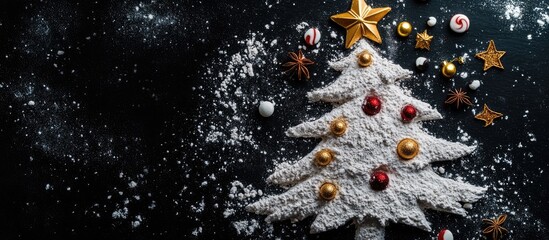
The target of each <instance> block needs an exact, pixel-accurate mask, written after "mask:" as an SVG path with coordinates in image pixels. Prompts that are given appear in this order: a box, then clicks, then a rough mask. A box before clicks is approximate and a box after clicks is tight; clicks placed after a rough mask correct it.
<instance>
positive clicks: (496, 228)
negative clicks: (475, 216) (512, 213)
mask: <svg viewBox="0 0 549 240" xmlns="http://www.w3.org/2000/svg"><path fill="white" fill-rule="evenodd" d="M505 219H507V215H505V214H503V215H499V217H497V218H494V219H482V222H483V223H484V224H487V225H488V227H486V228H485V229H484V230H482V233H484V234H491V235H492V239H493V240H498V239H500V238H501V237H502V236H503V234H505V233H508V232H509V231H507V229H505V228H504V227H502V226H501V225H502V224H503V223H504V222H505Z"/></svg>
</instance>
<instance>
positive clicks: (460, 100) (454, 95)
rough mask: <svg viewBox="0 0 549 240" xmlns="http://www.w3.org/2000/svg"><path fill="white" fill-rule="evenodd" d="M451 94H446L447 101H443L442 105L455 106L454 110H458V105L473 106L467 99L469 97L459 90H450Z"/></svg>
mask: <svg viewBox="0 0 549 240" xmlns="http://www.w3.org/2000/svg"><path fill="white" fill-rule="evenodd" d="M450 92H451V93H449V94H448V99H446V101H444V103H447V104H456V108H459V105H460V104H465V105H469V106H471V105H473V104H472V103H471V100H470V99H469V96H467V92H465V91H462V90H461V88H460V89H455V90H450Z"/></svg>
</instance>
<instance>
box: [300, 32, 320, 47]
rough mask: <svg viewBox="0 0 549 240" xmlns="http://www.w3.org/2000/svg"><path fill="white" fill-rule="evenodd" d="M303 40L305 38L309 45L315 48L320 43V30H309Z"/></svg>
mask: <svg viewBox="0 0 549 240" xmlns="http://www.w3.org/2000/svg"><path fill="white" fill-rule="evenodd" d="M303 38H305V43H307V45H309V46H314V45H316V44H317V43H318V41H320V31H318V28H309V29H308V30H307V31H306V32H305V35H304V36H303Z"/></svg>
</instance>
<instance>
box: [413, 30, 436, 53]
mask: <svg viewBox="0 0 549 240" xmlns="http://www.w3.org/2000/svg"><path fill="white" fill-rule="evenodd" d="M431 40H433V36H429V34H427V30H425V31H423V32H422V33H417V35H416V48H420V49H427V50H431V49H429V48H430V47H431Z"/></svg>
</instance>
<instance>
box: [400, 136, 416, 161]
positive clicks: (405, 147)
mask: <svg viewBox="0 0 549 240" xmlns="http://www.w3.org/2000/svg"><path fill="white" fill-rule="evenodd" d="M397 153H398V156H399V157H400V158H402V159H404V160H410V159H412V158H414V157H415V156H416V155H417V154H418V153H419V144H418V143H417V141H416V140H414V139H411V138H404V139H402V140H400V142H399V143H398V145H397Z"/></svg>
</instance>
